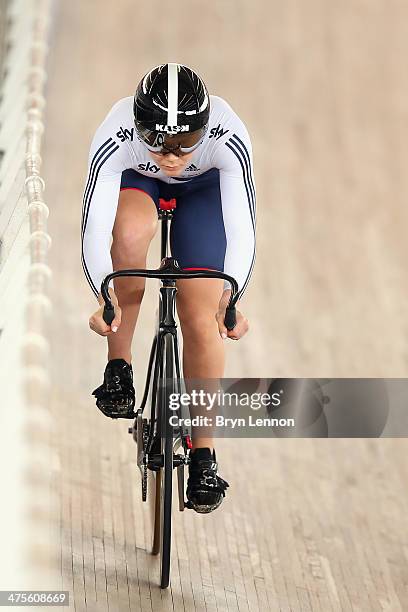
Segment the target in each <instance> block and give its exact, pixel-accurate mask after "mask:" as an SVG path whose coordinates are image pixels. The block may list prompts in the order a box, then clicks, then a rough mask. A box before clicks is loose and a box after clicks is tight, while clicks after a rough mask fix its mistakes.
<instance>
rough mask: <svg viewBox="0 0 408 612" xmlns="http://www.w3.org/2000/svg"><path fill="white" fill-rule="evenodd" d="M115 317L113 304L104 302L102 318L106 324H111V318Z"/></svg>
mask: <svg viewBox="0 0 408 612" xmlns="http://www.w3.org/2000/svg"><path fill="white" fill-rule="evenodd" d="M114 318H115V309H114V307H113V306H107V305H106V304H105V308H104V309H103V320H104V321H105V323H106V325H111V323H112V321H113V319H114Z"/></svg>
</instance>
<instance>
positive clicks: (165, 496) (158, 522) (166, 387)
mask: <svg viewBox="0 0 408 612" xmlns="http://www.w3.org/2000/svg"><path fill="white" fill-rule="evenodd" d="M174 389H175V381H174V340H173V336H172V335H171V334H165V336H164V337H163V368H162V375H161V380H160V384H159V387H158V390H157V393H158V397H157V399H158V402H157V407H158V409H159V415H160V424H159V430H160V433H161V437H160V446H161V455H162V457H163V466H162V467H161V468H160V470H159V471H158V472H156V473H155V476H154V478H155V486H154V500H155V502H154V509H153V546H152V552H153V554H157V553H158V552H159V550H160V586H161V588H162V589H165V588H167V587H168V586H169V582H170V553H171V504H172V493H173V428H172V426H171V425H170V422H169V419H170V409H169V401H170V395H171V394H172V393H174Z"/></svg>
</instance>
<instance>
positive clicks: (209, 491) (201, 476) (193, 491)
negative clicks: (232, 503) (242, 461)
mask: <svg viewBox="0 0 408 612" xmlns="http://www.w3.org/2000/svg"><path fill="white" fill-rule="evenodd" d="M190 458H191V462H190V464H189V478H188V481H187V499H188V502H187V504H186V507H187V508H192V509H193V510H195V511H196V512H199V513H200V514H206V513H208V512H212V511H213V510H215V509H216V508H218V506H219V505H220V504H221V502H222V500H223V498H224V497H225V490H226V489H227V488H228V487H229V484H228V482H226V481H225V480H223V479H222V478H221V477H220V476H218V474H217V467H218V466H217V462H216V457H215V451H214V450H213V452H212V455H211V451H210V449H209V448H198V449H195V450H194V452H190Z"/></svg>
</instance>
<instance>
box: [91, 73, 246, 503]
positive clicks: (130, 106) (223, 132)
mask: <svg viewBox="0 0 408 612" xmlns="http://www.w3.org/2000/svg"><path fill="white" fill-rule="evenodd" d="M160 198H163V199H166V200H168V199H171V198H176V201H177V205H176V209H175V211H174V216H173V222H172V225H171V236H170V245H171V250H172V255H173V257H175V258H176V259H177V260H178V262H179V264H180V266H181V267H182V268H183V269H186V270H188V269H195V268H206V269H216V270H220V271H225V272H226V273H227V274H229V275H231V276H233V277H235V278H236V279H237V281H238V283H239V288H240V297H241V296H242V294H243V293H244V291H245V289H246V287H247V285H248V282H249V279H250V276H251V272H252V268H253V265H254V260H255V186H254V180H253V174H252V150H251V142H250V138H249V136H248V132H247V130H246V128H245V126H244V124H243V122H242V121H241V120H240V119H239V117H238V116H237V115H236V114H235V113H234V111H233V110H232V108H231V107H230V106H229V105H228V104H227V102H225V101H224V100H223V99H221V98H219V97H217V96H212V95H211V96H210V95H209V94H208V91H207V88H206V86H205V84H204V83H203V81H202V80H201V78H200V77H199V76H198V75H197V74H196V72H194V71H193V70H192V69H190V68H188V67H187V66H184V65H181V64H175V63H171V64H163V65H161V66H158V67H156V68H154V69H153V70H151V71H150V72H148V73H147V74H146V75H145V76H144V77H143V79H142V80H141V81H140V83H139V85H138V87H137V90H136V93H135V96H134V97H128V98H123V99H121V100H119V101H118V102H117V103H116V104H115V105H114V106H113V108H112V109H111V111H110V112H109V113H108V115H107V117H106V118H105V120H104V121H103V122H102V124H101V125H100V127H99V128H98V130H97V131H96V134H95V136H94V139H93V142H92V145H91V150H90V156H89V167H88V178H87V183H86V187H85V192H84V200H83V211H82V264H83V269H84V272H85V276H86V278H87V280H88V282H89V284H90V286H91V289H92V290H93V292H94V294H95V296H96V297H97V299H98V301H99V304H100V308H98V310H97V311H96V312H95V313H94V314H93V315H92V316H91V317H90V319H89V325H90V327H91V329H92V330H93V331H95V332H97V333H98V334H100V335H101V336H106V337H107V341H108V363H107V366H106V368H105V373H104V381H103V384H102V385H101V386H100V387H98V388H97V389H95V391H94V392H93V394H94V395H95V396H96V404H97V406H98V408H99V409H100V410H101V411H102V412H103V413H104V414H105V415H106V416H109V417H111V418H133V417H134V406H135V391H134V387H133V373H132V365H131V361H132V354H131V343H132V338H133V333H134V329H135V325H136V321H137V317H138V314H139V309H140V304H141V301H142V297H143V293H144V286H145V281H144V279H136V278H122V279H115V282H114V288H113V287H110V288H109V291H110V295H111V297H112V302H113V304H114V306H115V318H114V320H113V321H112V324H111V325H110V326H109V325H106V323H105V322H104V321H103V318H102V313H103V299H102V297H101V295H100V293H99V288H100V285H101V281H102V279H103V278H104V277H105V276H106V275H107V274H109V273H110V272H112V269H114V270H117V269H123V268H145V267H146V256H147V252H148V248H149V245H150V242H151V240H152V238H153V237H154V235H155V232H156V228H157V225H158V215H157V207H158V205H159V199H160ZM111 240H112V242H111ZM177 287H178V292H177V312H178V316H179V320H180V325H181V330H182V334H183V347H184V348H183V369H184V376H185V377H186V378H221V377H222V376H223V372H224V362H225V356H224V343H223V340H225V339H226V338H227V337H228V338H231V339H234V340H238V339H239V338H241V337H242V336H243V335H244V334H245V333H246V332H247V330H248V321H247V319H246V318H245V317H244V316H243V314H242V313H241V312H239V311H238V310H237V324H236V327H235V328H234V329H233V330H232V331H228V330H227V329H226V328H225V326H224V314H225V308H226V305H227V303H228V299H229V295H230V288H229V284H228V283H226V284H225V286H224V283H223V281H222V280H219V279H191V280H179V281H177ZM192 434H193V435H192V438H193V448H192V450H191V463H190V473H189V479H188V483H187V498H188V500H189V502H190V507H193V508H194V509H195V510H196V511H197V512H211V511H212V510H214V509H215V508H217V507H218V506H219V505H220V503H221V501H222V499H223V497H224V496H225V489H226V488H227V486H228V483H226V482H225V481H224V480H223V479H222V478H220V476H219V475H218V473H217V469H218V466H217V461H216V455H215V450H214V447H213V440H212V438H209V437H206V438H204V437H202V435H201V436H197V435H194V429H193V431H192Z"/></svg>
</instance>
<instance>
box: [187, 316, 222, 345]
mask: <svg viewBox="0 0 408 612" xmlns="http://www.w3.org/2000/svg"><path fill="white" fill-rule="evenodd" d="M178 315H179V319H180V324H181V330H182V332H183V338H184V342H185V341H186V340H187V341H190V342H194V344H198V345H199V344H206V343H207V342H208V341H209V340H210V339H211V338H212V337H213V336H214V335H216V334H217V333H218V332H217V330H218V328H217V323H216V320H215V316H214V312H212V311H211V312H193V311H192V310H189V309H186V310H184V311H183V310H181V312H180V310H179V312H178Z"/></svg>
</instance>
